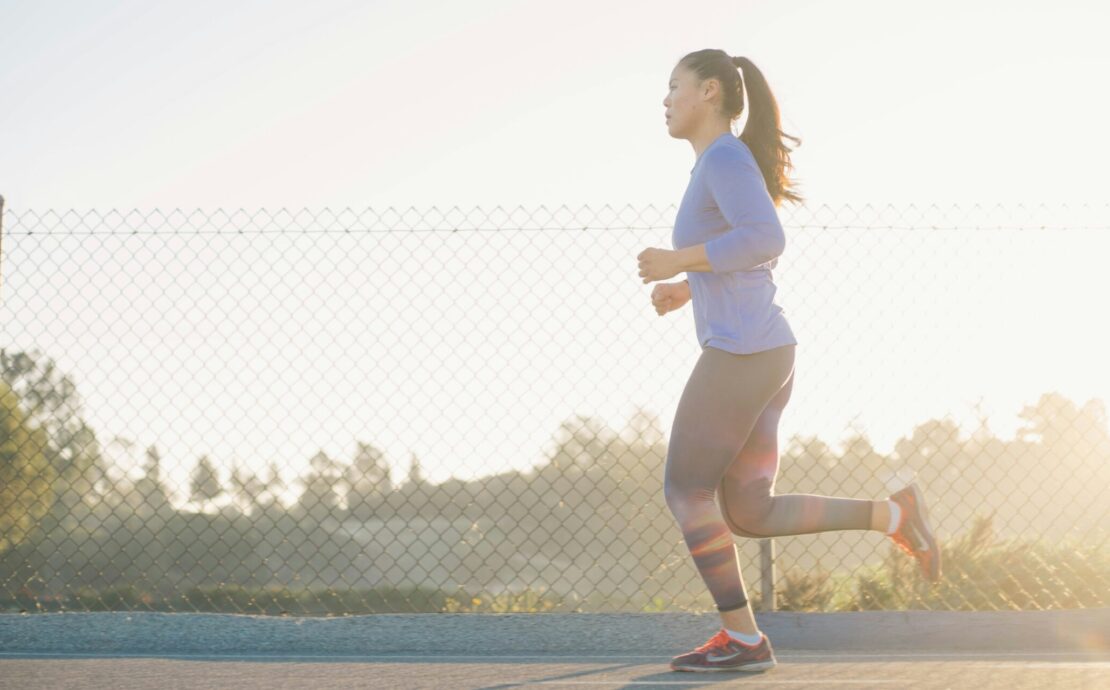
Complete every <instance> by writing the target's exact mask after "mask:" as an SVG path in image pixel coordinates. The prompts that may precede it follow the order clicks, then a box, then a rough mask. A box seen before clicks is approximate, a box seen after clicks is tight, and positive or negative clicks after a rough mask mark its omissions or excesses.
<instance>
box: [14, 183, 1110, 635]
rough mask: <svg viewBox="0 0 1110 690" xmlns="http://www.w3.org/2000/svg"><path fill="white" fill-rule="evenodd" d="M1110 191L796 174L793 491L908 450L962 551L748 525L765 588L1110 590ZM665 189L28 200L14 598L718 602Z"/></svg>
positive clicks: (313, 608) (855, 473)
mask: <svg viewBox="0 0 1110 690" xmlns="http://www.w3.org/2000/svg"><path fill="white" fill-rule="evenodd" d="M1108 210H1110V206H1107V205H1101V206H1092V205H1075V206H1068V205H1063V204H1058V205H1055V206H1052V205H1044V204H1042V205H1028V206H1026V205H1021V204H1013V205H1008V206H1007V205H995V206H987V205H965V206H958V205H953V206H949V207H944V208H942V207H939V206H936V205H924V206H921V207H918V206H916V205H912V204H908V205H903V206H900V207H899V206H893V205H856V206H848V205H846V206H842V207H830V206H819V207H814V206H796V207H791V206H784V207H783V208H781V209H780V217H781V219H782V221H783V225H784V227H785V229H786V233H787V248H786V252H785V253H784V254H783V256H782V257H780V259H779V263H778V265H777V267H775V269H774V279H775V282H776V284H777V286H778V294H777V298H776V300H777V301H778V303H779V304H780V305H782V306H783V308H784V311H785V314H786V316H787V318H788V319H789V320H790V322H791V325H792V327H793V328H794V330H795V332H796V334H797V335H798V339H799V346H798V361H797V369H796V382H795V384H794V390H793V394H792V398H791V401H790V403H789V405H788V406H787V407H786V409H785V411H784V414H783V417H782V421H781V424H780V446H779V449H778V450H779V453H780V469H779V474H778V479H777V482H776V485H775V492H776V493H778V494H784V493H814V494H823V495H832V496H847V497H855V498H870V499H874V500H882V499H885V498H886V497H887V496H888V495H889V494H890V493H892V492H893V491H894V490H896V489H897V488H899V487H900V486H902V485H903V484H904V483H905V482H906V481H907V480H909V479H911V478H916V479H917V481H918V482H919V484H920V485H921V486H922V487H923V488H924V490H925V491H926V495H927V496H928V497H929V499H930V502H931V503H930V516H931V517H932V519H933V521H934V523H935V527H936V529H937V531H938V533H939V537H940V539H941V541H942V548H943V554H944V572H943V577H942V580H941V582H940V583H939V584H937V585H935V586H929V584H928V583H926V582H925V581H924V580H923V579H922V578H921V576H920V575H919V573H918V572H917V570H916V568H915V566H914V564H913V563H912V562H911V561H910V560H909V558H908V557H907V556H905V555H904V554H902V553H901V552H899V551H898V550H897V549H896V548H895V546H894V544H893V543H892V542H891V541H890V539H889V537H887V536H886V535H884V534H882V533H881V532H878V531H865V530H858V531H857V530H852V531H841V532H825V533H819V534H812V535H796V536H789V537H779V538H774V539H759V540H752V539H745V538H742V537H739V536H738V537H737V545H738V548H739V553H740V557H741V566H742V571H743V575H744V578H745V584H746V586H747V590H748V595H749V599H750V600H751V601H752V602H753V605H754V606H755V608H756V609H757V610H764V611H767V610H774V609H779V610H799V611H821V610H859V609H898V608H925V609H938V610H939V609H1048V608H1061V607H1098V606H1106V605H1107V603H1108V602H1107V600H1108V596H1107V593H1108V582H1110V549H1108V548H1107V530H1106V526H1107V524H1108V523H1107V516H1108V510H1107V506H1108V505H1110V502H1108V501H1107V500H1106V495H1107V489H1108V488H1110V481H1108V479H1110V433H1108V427H1107V415H1106V409H1105V405H1104V403H1103V399H1104V397H1105V395H1106V394H1107V393H1108V392H1110V372H1108V371H1107V370H1108V369H1110V368H1108V367H1106V353H1107V352H1110V329H1108V327H1107V323H1106V308H1105V301H1104V300H1105V296H1106V295H1107V294H1110V278H1108V272H1107V271H1106V270H1105V267H1104V264H1105V259H1104V257H1105V256H1107V254H1108V253H1110V252H1108V250H1110V223H1108V222H1107V221H1108V219H1110V212H1108ZM675 211H676V208H675V207H674V206H673V205H672V206H667V207H661V208H656V207H654V206H650V205H649V206H647V207H641V208H632V207H628V206H626V207H619V208H613V207H610V206H603V207H601V208H589V207H582V208H578V209H576V210H571V209H569V208H567V207H565V206H560V207H557V208H553V209H548V208H546V207H542V206H541V207H539V208H532V209H523V208H512V209H502V208H500V207H498V208H494V209H492V210H482V209H477V208H475V209H471V210H462V209H459V208H458V207H452V208H449V209H446V210H441V209H437V208H434V207H433V208H430V209H421V210H418V209H412V208H409V209H405V210H395V209H393V208H387V209H384V210H383V209H377V210H375V209H366V210H363V211H359V212H356V211H353V210H351V209H343V210H340V211H333V210H331V209H323V210H316V211H311V210H307V209H302V210H299V211H297V210H286V209H280V210H277V211H268V210H257V211H250V212H248V211H245V210H234V211H224V210H216V211H201V210H193V211H185V210H179V209H174V210H172V211H163V210H152V211H138V210H133V211H116V210H111V211H107V212H104V211H76V210H67V211H62V212H55V211H51V210H48V211H37V210H32V209H19V208H11V207H10V201H9V208H7V209H6V210H0V220H2V222H3V226H2V233H0V236H2V244H0V250H2V251H0V268H2V270H0V297H2V302H0V377H2V379H0V401H2V405H0V607H2V610H7V611H52V610H62V609H65V610H96V609H101V610H103V609H115V610H161V611H198V610H204V611H225V612H236V613H290V614H299V615H337V614H350V613H368V612H399V611H546V610H553V611H560V610H562V611H566V610H576V611H587V610H589V611H614V610H621V611H623V610H634V611H659V610H703V611H710V610H713V602H712V600H711V599H710V597H709V593H708V591H707V589H706V588H705V586H704V584H703V583H702V581H701V580H700V577H699V575H698V573H697V571H696V570H695V568H694V565H693V560H692V558H691V557H690V555H689V552H688V550H687V548H686V546H685V544H684V542H683V539H682V535H681V532H680V531H679V529H678V526H677V524H676V521H675V520H674V518H673V516H672V515H671V514H670V512H669V511H668V509H667V507H666V505H665V503H664V501H663V492H662V475H663V466H664V460H665V457H666V448H667V433H668V430H669V422H670V419H671V415H672V414H673V410H674V407H675V405H676V403H677V400H678V397H679V394H680V392H681V390H682V386H683V384H684V382H685V380H686V377H687V376H688V374H689V372H690V370H691V368H692V366H693V363H694V361H695V360H696V358H697V356H698V354H699V353H700V346H699V344H698V342H697V341H696V338H695V334H694V326H693V321H692V316H691V314H690V307H689V306H687V307H686V308H684V309H681V310H678V311H676V312H673V313H671V314H667V315H666V316H665V317H659V316H658V315H657V314H656V313H655V311H654V309H653V308H652V306H651V302H650V296H649V294H650V291H651V289H652V288H653V287H654V286H653V285H645V284H643V282H642V279H641V278H640V277H639V276H638V275H637V261H636V255H637V254H638V253H639V252H640V251H641V250H643V249H644V248H647V247H650V246H654V247H660V248H665V249H670V248H671V243H670V232H671V228H672V222H673V219H674V214H675ZM683 277H684V274H679V275H677V276H675V277H674V278H672V279H670V281H664V282H677V281H680V280H681V279H682V278H683ZM617 420H623V421H622V422H618V421H617Z"/></svg>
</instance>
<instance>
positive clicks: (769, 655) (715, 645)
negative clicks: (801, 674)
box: [671, 628, 778, 671]
mask: <svg viewBox="0 0 1110 690" xmlns="http://www.w3.org/2000/svg"><path fill="white" fill-rule="evenodd" d="M760 634H761V636H762V637H761V639H760V640H759V644H757V645H756V646H754V647H749V646H748V645H746V644H744V643H742V642H740V641H739V640H737V639H735V638H733V637H732V636H731V635H729V634H728V631H727V630H725V629H724V628H721V629H720V630H718V631H717V634H716V635H714V636H713V637H711V638H709V641H708V642H706V643H705V644H703V645H702V646H700V647H698V648H697V649H695V650H694V651H692V652H687V653H685V654H680V655H679V656H676V657H675V658H673V659H671V670H672V671H767V670H770V669H772V668H774V667H775V666H776V665H777V664H778V662H777V661H775V652H774V650H772V649H771V641H770V640H768V639H767V636H766V635H763V634H762V633H760Z"/></svg>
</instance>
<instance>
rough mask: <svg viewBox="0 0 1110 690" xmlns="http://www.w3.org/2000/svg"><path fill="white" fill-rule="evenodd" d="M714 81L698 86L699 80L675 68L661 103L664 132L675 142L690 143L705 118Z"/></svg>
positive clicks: (683, 69)
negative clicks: (664, 123) (689, 140)
mask: <svg viewBox="0 0 1110 690" xmlns="http://www.w3.org/2000/svg"><path fill="white" fill-rule="evenodd" d="M715 84H716V80H709V81H708V82H707V83H705V84H699V83H698V76H697V75H696V74H694V73H693V72H691V71H689V70H687V69H686V68H684V67H681V66H679V67H675V68H674V71H672V72H671V78H670V83H669V84H668V85H667V87H668V91H667V97H666V98H664V99H663V107H664V108H666V112H665V114H664V116H665V118H666V122H667V131H668V132H669V133H670V135H671V136H672V137H675V138H676V139H689V138H690V135H691V134H693V132H694V131H696V129H697V126H698V123H700V122H701V120H702V119H703V118H704V117H705V116H706V112H707V111H708V109H709V108H711V107H713V103H712V101H711V100H709V99H710V98H711V97H712V96H713V91H714V85H715Z"/></svg>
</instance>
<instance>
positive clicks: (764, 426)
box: [725, 371, 795, 484]
mask: <svg viewBox="0 0 1110 690" xmlns="http://www.w3.org/2000/svg"><path fill="white" fill-rule="evenodd" d="M794 376H795V372H794V371H791V372H790V377H789V378H787V380H786V383H784V384H783V386H782V388H780V389H779V390H778V392H776V393H775V395H774V396H773V397H772V398H771V400H770V401H769V402H768V403H767V406H766V407H764V408H763V411H762V412H760V414H759V418H758V419H757V420H756V422H755V426H754V427H752V431H751V433H750V434H748V439H747V441H745V442H744V446H743V448H741V449H740V452H739V453H737V454H736V457H734V458H733V459H732V463H731V464H729V466H728V468H727V469H726V470H725V479H726V480H728V481H731V482H733V483H734V484H748V483H750V482H751V481H752V480H754V479H756V478H759V477H764V478H767V479H769V480H770V481H771V483H772V484H773V483H774V479H775V476H776V475H777V474H778V471H779V420H780V419H781V417H782V411H783V410H784V409H785V408H786V404H787V403H788V402H790V393H791V392H792V391H793V389H794Z"/></svg>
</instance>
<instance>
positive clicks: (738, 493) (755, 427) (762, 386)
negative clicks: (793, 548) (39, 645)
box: [663, 345, 873, 611]
mask: <svg viewBox="0 0 1110 690" xmlns="http://www.w3.org/2000/svg"><path fill="white" fill-rule="evenodd" d="M795 348H796V346H795V345H785V346H782V347H776V348H773V349H770V350H764V351H762V352H756V353H753V354H747V355H739V354H733V353H731V352H726V351H724V350H721V349H719V348H715V347H705V348H703V349H702V354H701V356H700V357H699V358H698V361H697V364H695V365H694V370H693V372H692V373H691V374H690V378H689V380H688V381H687V382H686V387H685V389H684V390H683V392H682V397H681V398H680V399H679V402H678V409H677V410H676V412H675V418H674V424H673V426H672V429H671V438H670V442H669V444H668V446H667V461H666V468H665V470H664V479H663V495H664V498H665V500H666V502H667V507H668V508H670V510H671V513H673V514H674V516H675V519H676V520H677V521H678V526H679V528H680V529H681V530H682V536H683V538H684V539H685V541H686V546H687V547H688V548H689V549H690V555H691V556H692V557H693V559H694V565H695V566H696V567H697V569H698V572H699V573H700V574H701V577H702V579H703V580H704V581H705V584H706V585H707V586H708V588H709V591H710V593H711V594H712V595H713V599H714V601H715V602H716V604H717V610H718V611H731V610H734V609H739V608H742V607H744V606H745V605H747V603H748V599H747V596H746V594H745V591H744V581H743V578H742V576H741V574H740V563H739V556H738V553H737V550H736V545H735V543H733V540H732V534H737V535H739V536H744V537H754V538H760V537H777V536H785V535H791V534H812V533H815V532H831V531H835V530H848V529H862V530H868V529H871V509H872V505H873V501H871V500H866V499H857V498H840V497H834V496H818V495H814V494H784V495H781V496H775V495H774V486H775V476H776V474H777V473H778V467H779V456H778V423H779V417H780V416H781V415H782V410H783V408H784V407H785V406H786V403H787V401H788V400H789V399H790V391H791V388H792V387H793V383H794V352H795ZM715 497H716V498H717V499H718V500H719V502H720V507H719V508H718V506H717V504H716V503H715V502H714V498H715Z"/></svg>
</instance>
